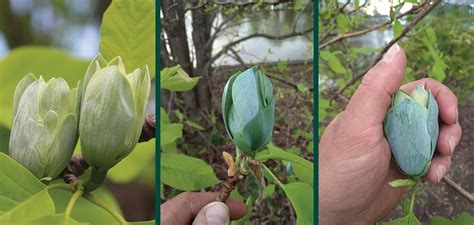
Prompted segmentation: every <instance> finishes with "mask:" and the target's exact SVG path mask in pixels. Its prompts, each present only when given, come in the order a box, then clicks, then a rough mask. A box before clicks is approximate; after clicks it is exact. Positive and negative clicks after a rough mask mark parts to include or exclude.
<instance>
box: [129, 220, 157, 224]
mask: <svg viewBox="0 0 474 225" xmlns="http://www.w3.org/2000/svg"><path fill="white" fill-rule="evenodd" d="M128 224H136V225H155V224H156V221H155V220H150V221H139V222H128Z"/></svg>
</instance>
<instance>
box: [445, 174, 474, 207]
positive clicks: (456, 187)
mask: <svg viewBox="0 0 474 225" xmlns="http://www.w3.org/2000/svg"><path fill="white" fill-rule="evenodd" d="M443 181H444V183H446V184H447V185H448V186H450V187H451V188H452V189H453V190H455V191H457V192H458V193H459V194H461V195H462V196H463V197H464V198H466V199H467V200H468V201H469V202H470V203H474V195H473V194H472V193H469V192H468V191H466V190H465V189H464V188H462V187H461V186H460V185H459V184H456V183H455V182H454V181H453V180H452V179H451V178H450V177H449V176H445V177H443Z"/></svg>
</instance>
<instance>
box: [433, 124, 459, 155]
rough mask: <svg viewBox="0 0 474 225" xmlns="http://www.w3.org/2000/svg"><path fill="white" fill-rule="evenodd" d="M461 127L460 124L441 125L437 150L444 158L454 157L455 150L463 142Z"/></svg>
mask: <svg viewBox="0 0 474 225" xmlns="http://www.w3.org/2000/svg"><path fill="white" fill-rule="evenodd" d="M461 135H462V131H461V126H460V125H459V123H456V124H452V125H441V128H440V131H439V137H438V144H437V150H438V152H439V154H441V155H443V156H451V155H453V152H454V149H455V148H456V146H457V145H458V144H459V141H460V140H461Z"/></svg>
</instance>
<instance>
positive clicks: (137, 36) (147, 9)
mask: <svg viewBox="0 0 474 225" xmlns="http://www.w3.org/2000/svg"><path fill="white" fill-rule="evenodd" d="M154 14H155V4H154V3H153V1H151V0H141V1H134V0H114V1H113V2H112V3H111V6H110V7H109V9H108V10H107V12H106V16H104V18H103V19H104V20H103V27H102V28H103V29H102V38H101V41H100V49H101V53H102V54H103V55H105V56H106V57H110V58H113V57H115V56H117V55H116V54H119V55H122V54H123V56H122V57H123V58H129V59H130V60H129V62H127V61H125V67H126V68H135V67H143V66H144V65H146V64H148V65H149V66H150V68H153V69H154V64H155V58H154V57H155V52H154V43H155V38H154V37H155V30H154V27H155V20H154ZM124 15H128V16H127V17H124ZM133 19H135V20H133ZM117 21H120V22H119V23H117ZM124 25H125V26H124ZM118 46H120V47H118ZM87 61H88V60H82V59H78V58H75V57H72V56H70V55H69V54H67V53H65V52H63V51H61V50H57V49H52V48H48V47H37V46H27V47H22V48H17V49H13V50H12V51H11V52H10V53H9V54H8V55H7V56H6V57H5V58H4V59H3V60H2V61H0V82H1V83H2V84H3V85H4V88H3V89H2V90H0V107H1V108H2V110H1V111H0V147H1V148H2V149H1V150H0V180H1V182H0V224H15V225H16V224H32V225H35V224H65V223H68V224H97V225H98V224H119V223H122V224H125V223H126V224H154V223H155V221H144V222H125V221H124V220H123V218H122V216H121V212H120V209H119V207H118V204H117V202H116V201H115V198H114V197H113V196H112V194H111V193H109V192H108V191H107V190H105V189H104V188H103V187H100V188H99V189H97V190H95V191H93V192H92V193H88V194H83V192H82V182H81V181H82V180H87V179H88V177H90V176H91V171H90V169H88V170H87V171H86V172H85V174H84V175H82V176H81V177H79V181H78V182H77V183H76V186H72V185H69V184H65V183H64V182H63V181H62V179H56V180H52V181H40V180H38V178H36V177H35V176H34V175H33V174H32V173H31V172H30V171H28V170H27V169H26V168H24V167H23V166H22V165H21V164H19V163H18V162H16V161H15V160H13V159H12V158H10V157H9V156H8V155H6V154H4V153H7V152H8V139H9V135H10V134H9V133H10V127H11V121H12V113H13V93H14V90H15V85H16V83H18V81H19V80H20V79H21V78H22V77H23V76H24V75H26V74H28V73H34V74H36V75H38V76H39V75H42V76H43V77H44V78H45V79H49V78H51V77H63V78H64V79H65V80H66V82H68V83H69V85H70V86H76V85H77V84H78V81H79V80H80V79H82V78H83V76H84V73H85V71H86V70H87V65H88V62H87ZM130 72H131V71H130ZM152 76H153V75H152ZM154 143H155V142H154V141H150V142H146V143H140V144H138V145H137V146H136V147H135V148H134V151H133V152H132V153H131V154H130V155H129V156H128V157H127V158H125V159H124V160H123V161H121V162H120V163H119V164H118V165H117V166H115V167H113V168H112V169H111V170H110V173H109V175H108V178H109V179H111V180H113V181H116V182H130V181H138V182H143V183H146V184H149V185H153V184H154V171H153V170H150V168H154V165H155V161H154V152H155V151H154V150H155V147H154ZM75 152H76V153H79V152H80V148H79V147H77V148H76V150H75ZM25 213H27V214H28V216H27V217H25V216H24V215H25ZM91 215H93V216H91Z"/></svg>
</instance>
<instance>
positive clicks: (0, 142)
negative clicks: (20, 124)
mask: <svg viewBox="0 0 474 225" xmlns="http://www.w3.org/2000/svg"><path fill="white" fill-rule="evenodd" d="M9 142H10V129H8V128H6V127H4V126H2V125H0V153H1V152H3V153H5V154H8V143H9Z"/></svg>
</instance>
